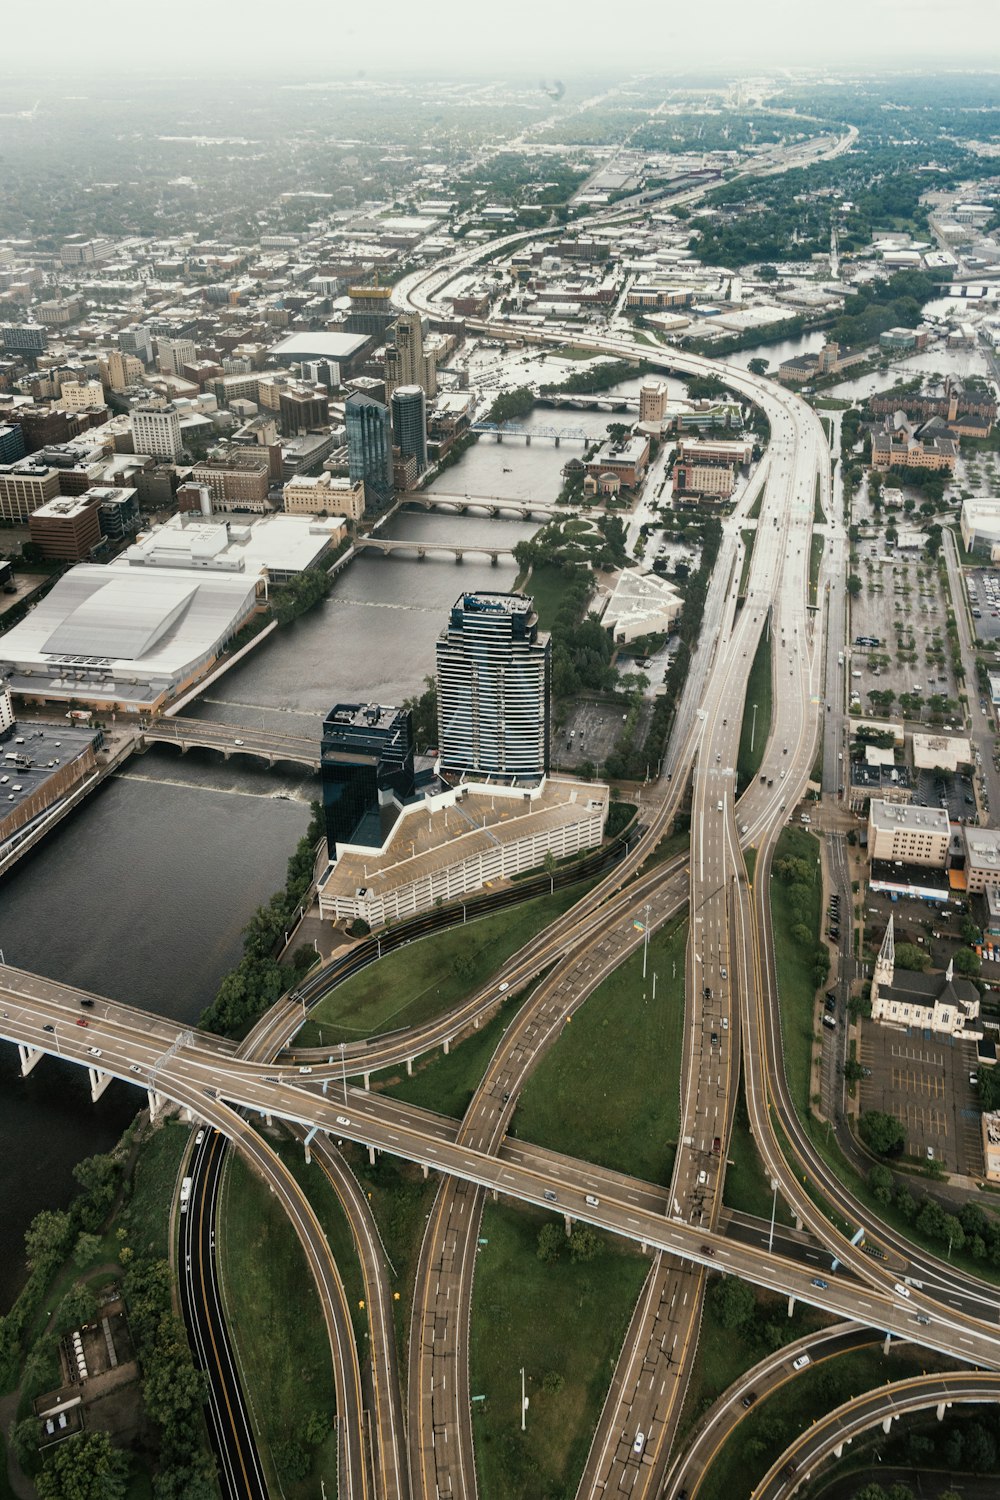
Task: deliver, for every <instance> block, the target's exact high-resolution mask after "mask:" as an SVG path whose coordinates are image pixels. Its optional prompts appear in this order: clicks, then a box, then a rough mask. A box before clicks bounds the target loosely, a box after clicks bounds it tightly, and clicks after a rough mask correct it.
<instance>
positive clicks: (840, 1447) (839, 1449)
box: [833, 1443, 847, 1458]
mask: <svg viewBox="0 0 1000 1500" xmlns="http://www.w3.org/2000/svg"><path fill="white" fill-rule="evenodd" d="M846 1446H847V1444H846V1443H838V1444H837V1446H836V1448H834V1450H833V1456H834V1458H843V1456H844V1449H845V1448H846Z"/></svg>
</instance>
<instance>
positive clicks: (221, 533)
mask: <svg viewBox="0 0 1000 1500" xmlns="http://www.w3.org/2000/svg"><path fill="white" fill-rule="evenodd" d="M346 535H347V523H346V522H345V520H344V518H343V516H327V517H325V518H322V519H321V518H320V517H319V516H287V515H269V516H262V517H260V518H259V519H253V520H249V519H248V520H246V521H243V522H236V521H231V520H226V519H225V518H223V517H222V516H204V515H202V514H201V512H200V511H194V512H188V513H184V514H178V515H175V516H171V517H170V519H169V520H168V521H165V522H164V523H163V525H162V526H156V527H154V528H153V530H152V531H149V532H145V533H143V534H140V535H139V536H138V537H137V539H136V541H135V542H134V544H133V545H132V546H131V547H129V548H128V550H127V551H126V552H125V553H124V556H123V557H122V558H120V559H119V560H118V562H116V563H115V564H114V565H113V566H114V567H115V568H117V567H120V566H122V565H123V564H124V565H126V566H128V567H130V568H158V569H162V568H171V569H173V568H181V569H186V570H191V571H195V570H207V571H209V572H213V573H242V574H245V575H246V576H248V577H261V578H263V577H266V578H267V579H268V581H269V582H270V583H272V584H280V583H287V582H288V580H289V579H290V578H294V577H295V576H296V575H297V574H299V573H302V572H304V571H305V570H306V569H307V568H320V567H322V566H323V563H324V562H325V561H326V559H327V558H328V557H329V556H330V553H331V552H332V551H333V550H334V549H335V548H336V547H338V546H339V545H340V543H341V542H342V541H343V540H344V538H345V537H346Z"/></svg>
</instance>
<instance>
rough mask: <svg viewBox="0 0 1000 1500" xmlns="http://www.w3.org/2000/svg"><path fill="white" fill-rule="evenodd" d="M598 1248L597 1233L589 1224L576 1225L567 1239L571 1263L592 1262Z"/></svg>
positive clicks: (599, 1246)
mask: <svg viewBox="0 0 1000 1500" xmlns="http://www.w3.org/2000/svg"><path fill="white" fill-rule="evenodd" d="M554 1227H555V1226H554V1225H553V1228H554ZM600 1248H601V1241H600V1239H599V1238H598V1235H597V1232H596V1230H594V1229H591V1227H590V1225H589V1224H578V1225H577V1227H576V1228H575V1229H574V1230H573V1233H572V1234H571V1235H570V1237H569V1258H570V1260H572V1261H587V1260H593V1259H594V1256H595V1255H596V1254H597V1252H598V1250H600Z"/></svg>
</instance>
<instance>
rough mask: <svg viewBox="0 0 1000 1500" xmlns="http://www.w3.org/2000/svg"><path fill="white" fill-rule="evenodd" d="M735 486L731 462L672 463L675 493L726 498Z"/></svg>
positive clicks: (734, 475) (717, 498)
mask: <svg viewBox="0 0 1000 1500" xmlns="http://www.w3.org/2000/svg"><path fill="white" fill-rule="evenodd" d="M735 487H736V471H735V469H734V468H733V467H732V465H731V464H706V463H696V462H694V461H691V462H687V463H682V462H680V461H678V462H677V463H675V464H674V472H673V493H674V494H675V495H696V496H699V497H704V496H710V497H711V498H713V499H716V500H728V499H729V496H730V495H731V494H732V493H733V490H734V489H735Z"/></svg>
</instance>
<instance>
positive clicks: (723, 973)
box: [719, 968, 729, 979]
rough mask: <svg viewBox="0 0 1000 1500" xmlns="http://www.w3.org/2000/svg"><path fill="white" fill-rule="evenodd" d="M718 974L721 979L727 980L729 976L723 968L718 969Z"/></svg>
mask: <svg viewBox="0 0 1000 1500" xmlns="http://www.w3.org/2000/svg"><path fill="white" fill-rule="evenodd" d="M719 973H720V974H721V975H722V977H723V979H728V978H729V975H728V973H727V972H726V970H725V969H724V968H723V969H720V970H719Z"/></svg>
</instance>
